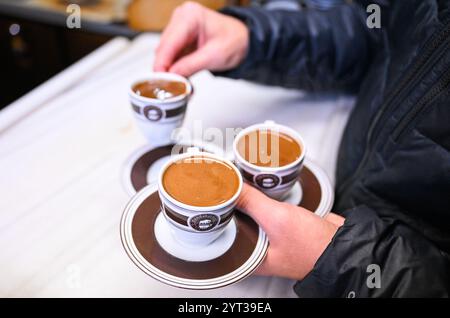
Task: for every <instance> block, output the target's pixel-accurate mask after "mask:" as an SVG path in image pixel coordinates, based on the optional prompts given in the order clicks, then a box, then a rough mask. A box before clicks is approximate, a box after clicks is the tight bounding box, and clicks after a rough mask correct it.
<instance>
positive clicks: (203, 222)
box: [189, 214, 219, 232]
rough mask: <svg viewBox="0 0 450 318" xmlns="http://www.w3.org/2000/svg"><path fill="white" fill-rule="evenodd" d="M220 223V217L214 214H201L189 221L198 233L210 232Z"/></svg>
mask: <svg viewBox="0 0 450 318" xmlns="http://www.w3.org/2000/svg"><path fill="white" fill-rule="evenodd" d="M217 223H219V217H218V216H216V215H214V214H199V215H196V216H193V217H192V218H191V219H190V220H189V225H190V226H191V227H192V228H193V229H194V230H196V231H201V232H204V231H209V230H211V229H213V228H214V227H215V226H216V225H217Z"/></svg>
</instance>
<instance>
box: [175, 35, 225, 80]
mask: <svg viewBox="0 0 450 318" xmlns="http://www.w3.org/2000/svg"><path fill="white" fill-rule="evenodd" d="M216 52H217V50H215V48H214V46H213V45H211V44H210V43H209V44H206V45H205V46H203V47H200V48H198V49H197V50H196V51H194V52H193V53H191V54H188V55H185V56H183V57H182V58H181V59H179V60H178V61H177V62H176V63H175V64H173V65H172V67H171V68H170V70H169V71H170V72H172V73H177V74H180V75H182V76H185V77H189V76H191V75H192V74H194V73H197V72H198V71H201V70H203V69H208V68H210V67H212V66H213V61H214V58H215V53H216Z"/></svg>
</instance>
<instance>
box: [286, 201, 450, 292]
mask: <svg viewBox="0 0 450 318" xmlns="http://www.w3.org/2000/svg"><path fill="white" fill-rule="evenodd" d="M346 214H347V217H346V221H345V223H344V225H343V226H342V227H341V228H340V229H339V230H338V232H337V233H336V235H335V237H334V238H333V240H332V242H331V243H330V244H329V246H328V247H327V249H326V250H325V252H324V253H323V254H322V256H321V257H320V258H319V260H318V261H317V263H316V265H315V267H314V269H313V270H312V271H311V272H310V273H309V274H308V275H307V276H306V277H305V278H304V279H303V280H302V281H300V282H298V283H297V284H296V285H295V286H294V290H295V291H296V293H297V294H298V295H299V296H300V297H448V296H449V292H450V258H449V255H448V254H446V253H445V252H444V251H442V250H440V249H439V248H438V247H437V246H436V245H435V244H433V243H432V242H431V241H429V240H427V239H426V238H425V237H424V236H422V234H421V233H419V232H417V231H416V230H414V229H412V228H410V227H409V226H408V225H407V224H406V223H403V222H401V221H399V220H398V219H397V218H390V217H384V216H383V217H380V216H378V215H377V214H376V213H375V212H374V211H373V210H372V209H370V208H368V207H366V206H359V207H357V208H354V209H352V210H350V211H347V213H346Z"/></svg>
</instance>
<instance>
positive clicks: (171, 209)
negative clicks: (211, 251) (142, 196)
mask: <svg viewBox="0 0 450 318" xmlns="http://www.w3.org/2000/svg"><path fill="white" fill-rule="evenodd" d="M193 157H198V158H211V159H213V160H218V161H220V162H222V163H224V164H226V165H228V166H229V167H230V168H231V169H233V171H234V173H236V177H237V179H238V186H237V188H236V192H235V193H234V194H233V196H232V197H231V198H229V199H228V200H227V201H225V202H223V203H221V204H218V205H213V206H193V205H189V204H185V203H183V202H180V201H178V200H177V199H175V198H174V197H173V196H171V195H170V194H169V193H168V192H167V191H166V189H165V188H164V183H163V177H164V173H165V171H166V170H167V168H168V167H169V166H170V165H172V164H176V162H179V161H180V160H183V159H186V158H193ZM242 183H243V180H242V177H241V174H240V173H239V170H238V169H237V168H236V167H235V166H234V165H233V163H232V162H231V161H229V160H226V159H224V158H222V157H220V156H217V155H214V154H211V153H207V152H200V151H199V149H198V148H196V147H192V148H188V151H187V153H184V154H180V155H176V156H173V157H172V158H171V159H170V160H169V161H168V162H167V163H166V164H165V165H164V166H163V167H162V169H161V172H160V174H159V178H158V193H159V197H160V199H161V209H162V212H163V213H164V216H165V218H166V220H167V222H168V223H169V224H170V226H171V229H172V234H173V235H174V237H175V238H176V239H177V240H178V241H179V242H181V243H184V244H187V245H193V246H205V245H208V244H210V243H211V242H213V241H214V240H216V239H217V238H218V237H219V236H220V235H221V234H222V233H223V231H224V230H225V228H226V226H227V225H229V223H230V221H231V219H232V218H233V215H234V208H235V205H236V201H237V199H238V197H239V195H240V193H241V191H242Z"/></svg>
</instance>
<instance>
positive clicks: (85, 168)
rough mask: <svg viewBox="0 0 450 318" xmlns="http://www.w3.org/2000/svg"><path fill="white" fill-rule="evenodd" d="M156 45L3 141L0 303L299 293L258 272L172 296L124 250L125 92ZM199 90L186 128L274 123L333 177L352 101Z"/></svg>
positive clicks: (128, 125) (223, 84) (203, 77)
mask: <svg viewBox="0 0 450 318" xmlns="http://www.w3.org/2000/svg"><path fill="white" fill-rule="evenodd" d="M157 40H158V37H157V36H156V35H153V34H148V35H144V36H140V37H138V38H137V39H136V40H135V41H134V42H132V43H131V44H130V46H129V47H128V49H126V50H124V52H122V53H121V54H120V56H117V55H116V56H115V57H114V61H113V63H109V64H108V65H106V66H104V67H103V68H100V69H99V70H98V72H97V73H96V72H95V71H94V72H92V73H91V75H90V78H89V79H86V80H85V81H84V83H82V84H81V85H78V86H76V87H74V88H73V89H71V90H68V91H66V92H64V93H63V94H60V95H59V96H57V97H55V98H53V99H52V100H51V101H48V102H46V103H45V104H44V105H42V106H40V107H39V108H37V109H36V110H34V111H33V112H32V113H31V114H29V115H28V116H27V117H26V118H24V119H23V120H21V121H19V122H17V123H15V124H14V125H12V126H11V127H9V128H8V130H6V131H4V132H3V133H1V134H0V176H1V177H0V193H1V194H2V195H1V199H0V268H1V269H2V270H1V271H0V282H1V283H0V297H295V294H294V293H293V290H292V285H293V283H294V282H293V281H290V280H286V279H280V278H266V277H256V276H252V277H249V278H247V279H245V280H243V281H242V282H240V283H237V284H234V285H232V286H227V287H224V288H221V289H216V290H207V291H191V290H183V289H177V288H173V287H170V286H167V285H164V284H162V283H159V282H157V281H156V280H154V279H152V278H150V277H148V276H146V275H145V274H144V273H142V272H141V271H140V270H139V269H138V268H137V267H136V266H134V264H133V263H132V262H131V260H130V259H129V258H128V256H127V255H126V253H125V251H124V250H123V247H122V245H121V242H120V237H119V221H120V217H121V215H122V210H123V208H124V207H125V205H126V203H127V202H128V200H129V197H128V195H127V194H126V192H125V190H124V188H123V185H122V184H121V169H122V166H123V164H124V161H125V159H126V158H127V157H128V156H129V154H130V153H131V152H132V151H134V150H135V149H136V148H138V147H139V146H142V145H143V144H145V140H144V138H143V136H141V134H140V133H139V131H138V130H137V128H136V127H135V125H134V122H133V117H132V112H131V110H130V106H129V104H128V97H127V89H128V86H129V83H130V82H131V81H135V80H136V79H139V78H141V77H144V78H145V76H146V74H148V72H150V71H151V66H152V61H153V51H154V48H155V46H156V45H157V42H158V41H157ZM192 82H193V85H194V87H195V94H194V97H193V98H192V100H191V102H190V104H189V108H188V112H187V116H186V120H185V125H184V127H186V128H188V129H192V128H193V127H194V126H195V125H198V124H199V121H198V120H201V121H202V122H201V125H202V126H203V128H208V127H217V128H219V129H221V130H222V131H224V130H225V128H227V127H229V128H232V127H233V128H234V127H246V126H248V125H250V124H254V123H259V122H263V121H264V120H268V119H271V120H275V121H276V122H278V123H281V124H285V125H288V126H290V127H292V128H294V129H296V130H297V131H299V132H300V133H301V134H302V136H303V137H304V139H305V141H306V144H307V147H308V152H307V156H308V157H309V158H310V159H312V160H314V161H315V162H317V163H318V164H319V165H321V166H322V168H324V170H325V171H326V172H327V174H328V176H329V177H330V179H331V180H333V177H334V170H335V168H334V167H335V162H336V155H337V149H338V145H339V140H340V138H341V134H342V131H343V128H344V126H345V123H346V120H347V118H348V114H349V112H350V110H351V108H352V104H353V100H352V99H351V98H348V97H343V96H335V95H329V96H319V95H317V96H310V95H305V94H304V93H302V92H300V91H296V90H286V89H282V88H272V87H265V86H259V85H255V84H251V83H248V82H245V81H235V80H228V79H224V78H215V77H213V76H212V75H211V74H210V73H208V72H200V73H198V74H197V75H195V76H194V77H192ZM31 94H32V93H31ZM13 107H17V109H18V110H20V111H22V107H20V104H15V105H14V106H13ZM11 111H14V109H10V110H9V112H11ZM216 143H217V141H216Z"/></svg>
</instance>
